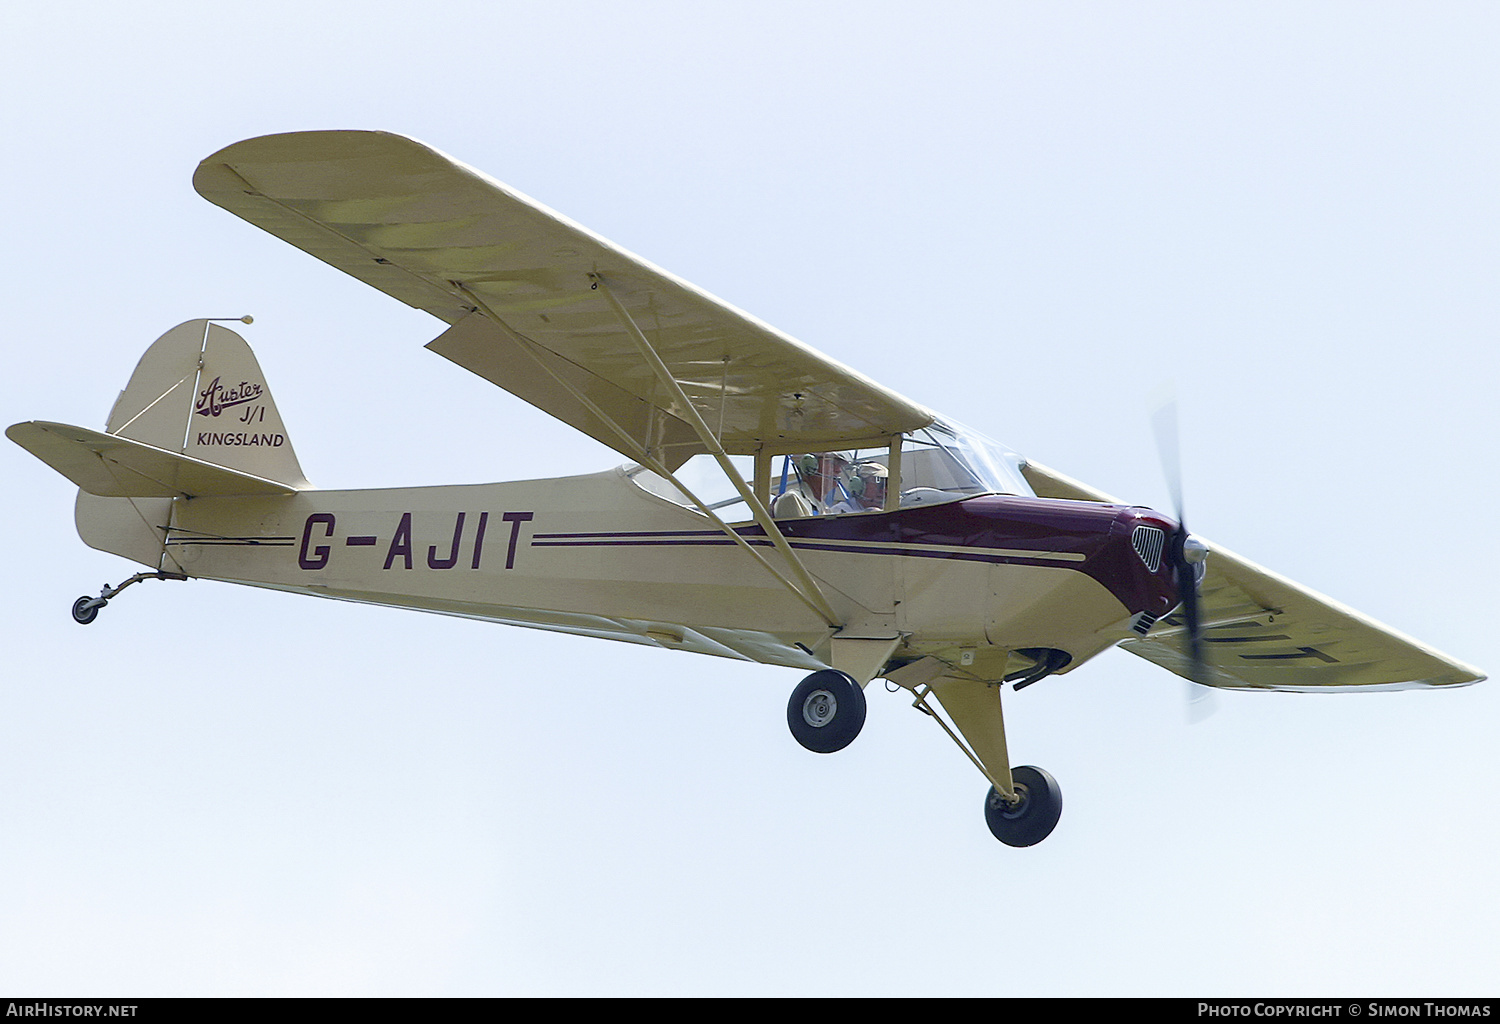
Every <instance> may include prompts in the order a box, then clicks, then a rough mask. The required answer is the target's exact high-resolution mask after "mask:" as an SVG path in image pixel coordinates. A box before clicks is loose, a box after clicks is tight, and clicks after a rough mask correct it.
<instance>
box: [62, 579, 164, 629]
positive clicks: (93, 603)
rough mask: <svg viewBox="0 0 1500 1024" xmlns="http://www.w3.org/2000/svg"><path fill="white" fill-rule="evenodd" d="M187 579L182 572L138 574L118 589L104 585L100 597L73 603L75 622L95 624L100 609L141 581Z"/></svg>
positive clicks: (85, 598)
mask: <svg viewBox="0 0 1500 1024" xmlns="http://www.w3.org/2000/svg"><path fill="white" fill-rule="evenodd" d="M185 579H187V577H186V576H184V575H183V574H182V573H180V572H138V573H136V574H135V575H134V576H132V577H130V579H128V580H126V581H125V582H124V583H121V584H120V585H119V586H118V587H112V586H110V585H109V584H107V583H106V584H105V585H104V589H102V590H100V591H99V596H98V597H89V596H88V595H87V594H85V595H84V596H83V597H80V598H79V599H78V600H76V601H74V602H73V621H74V622H76V623H78V624H79V625H80V626H87V625H88V624H89V623H90V622H93V621H94V620H95V619H96V618H98V617H99V609H100V608H103V607H104V606H105V605H107V604H109V599H110V598H112V597H114V596H115V595H117V594H119V592H120V591H122V590H124V589H125V588H126V587H128V586H130V585H131V584H132V583H139V582H140V581H141V580H185Z"/></svg>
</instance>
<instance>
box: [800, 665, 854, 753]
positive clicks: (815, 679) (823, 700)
mask: <svg viewBox="0 0 1500 1024" xmlns="http://www.w3.org/2000/svg"><path fill="white" fill-rule="evenodd" d="M786 724H787V725H788V726H789V727H790V728H791V730H792V736H794V737H795V738H796V740H797V742H798V743H800V744H802V745H803V746H804V747H806V748H807V749H808V750H811V751H815V752H816V753H819V754H831V753H833V752H834V751H835V750H843V749H844V748H845V747H847V746H848V745H849V744H851V743H853V742H854V737H856V736H858V735H859V730H860V729H862V728H863V727H864V724H865V691H864V690H863V689H861V688H860V685H859V684H858V683H856V682H855V681H854V677H853V676H851V675H849V674H848V673H845V672H840V671H838V670H837V669H831V668H825V669H823V670H821V671H819V672H814V673H813V674H812V675H810V676H808V677H807V678H806V679H804V680H802V682H801V683H800V684H799V685H798V686H797V688H796V689H795V690H793V691H792V699H791V700H790V701H788V702H787V706H786Z"/></svg>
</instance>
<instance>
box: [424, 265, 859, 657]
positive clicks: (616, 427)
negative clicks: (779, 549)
mask: <svg viewBox="0 0 1500 1024" xmlns="http://www.w3.org/2000/svg"><path fill="white" fill-rule="evenodd" d="M449 283H450V284H451V285H452V286H453V287H454V288H456V289H457V290H458V291H459V292H460V293H461V294H462V295H463V296H464V298H466V299H468V300H469V302H471V303H472V304H473V306H474V308H475V309H477V310H478V311H479V312H481V313H483V314H484V315H485V317H486V318H487V319H488V320H489V321H490V322H491V323H493V324H495V325H496V326H497V327H499V328H500V330H502V331H504V332H505V334H506V335H507V336H508V337H509V338H511V339H512V340H513V341H515V342H516V343H517V344H518V345H520V347H521V349H522V350H523V351H524V352H525V353H526V354H527V355H529V356H531V358H532V360H533V361H534V362H535V363H536V364H537V366H539V367H541V369H542V370H543V371H544V372H546V373H547V375H548V376H550V377H551V378H552V379H553V380H554V381H556V382H557V383H558V384H559V385H560V386H561V387H562V388H563V389H565V390H566V391H567V392H568V393H569V394H570V395H572V396H573V397H574V398H575V399H577V400H578V402H579V403H580V404H581V405H583V406H584V408H586V409H588V410H589V412H591V413H593V414H594V415H595V416H597V417H599V420H600V422H602V423H604V424H605V425H606V426H607V427H609V429H610V430H612V431H613V432H614V433H615V434H616V435H617V436H618V437H619V439H620V441H621V448H622V450H624V451H625V452H626V454H628V455H629V456H630V457H631V458H633V459H635V461H636V462H639V463H640V464H641V465H642V466H645V467H646V468H647V469H649V470H651V472H653V473H655V474H656V475H657V476H660V477H661V478H662V479H664V480H667V481H669V482H670V483H671V484H672V486H673V487H675V488H677V489H678V490H679V491H681V492H682V493H683V494H685V495H686V496H687V497H688V499H689V500H690V501H692V503H693V504H694V505H695V506H697V508H698V511H700V512H702V513H703V514H704V515H706V516H707V517H708V518H709V519H711V520H712V521H713V522H714V524H715V525H716V526H718V528H719V529H721V530H723V531H724V533H725V534H727V535H728V536H729V537H730V539H732V540H733V541H734V542H735V543H736V544H738V545H739V546H740V547H742V548H744V549H745V551H746V552H748V553H749V555H750V557H752V558H754V559H755V560H756V561H757V562H758V563H760V565H761V566H762V567H763V568H764V569H765V570H766V571H767V572H769V573H770V574H771V575H772V576H773V577H775V578H776V580H777V582H779V583H780V584H781V585H782V586H784V587H786V588H787V589H788V590H789V591H791V592H792V595H793V596H794V597H796V598H797V599H798V600H800V601H801V602H802V603H803V604H805V605H807V607H808V608H809V609H810V610H811V611H813V612H814V613H816V614H817V616H818V617H819V618H820V619H822V620H823V622H824V623H825V624H826V625H828V626H831V627H833V628H834V629H837V628H838V627H839V625H840V623H839V621H838V616H836V615H835V614H834V613H833V609H832V608H830V607H829V605H828V602H827V600H826V599H824V597H823V594H822V592H821V591H820V590H819V589H818V586H817V584H816V583H814V582H813V581H812V578H811V577H810V576H808V577H807V582H808V584H809V585H810V590H811V593H810V594H809V593H807V592H804V591H803V590H802V588H801V587H799V586H797V584H796V583H795V582H794V581H793V580H791V579H788V578H787V576H786V574H785V573H783V572H781V571H780V570H779V569H777V568H776V567H775V566H774V565H772V564H771V563H770V562H769V561H767V560H766V557H765V556H764V555H762V554H761V553H760V552H759V551H757V550H756V549H755V548H754V547H753V546H751V544H750V542H749V541H747V540H746V539H745V538H744V537H743V536H741V535H740V533H739V532H738V531H737V530H735V529H734V528H733V527H731V526H730V525H729V524H728V523H726V522H724V520H723V519H721V518H720V517H719V516H718V515H717V514H715V512H714V510H713V509H711V508H709V507H708V506H707V505H705V504H704V503H703V501H702V500H701V499H699V497H698V496H697V495H696V494H694V493H693V492H692V490H690V489H689V488H688V486H687V485H686V484H684V483H683V482H682V481H680V480H678V479H677V476H676V474H674V473H673V472H672V471H671V470H670V469H668V468H667V467H666V466H665V465H663V464H662V462H661V461H660V460H658V459H657V458H655V457H654V456H652V455H651V454H650V451H649V450H648V449H647V448H646V447H643V446H642V445H641V443H640V442H639V441H637V440H636V439H635V438H634V437H633V436H632V435H631V434H630V432H629V431H628V430H626V429H625V428H624V427H622V426H620V424H619V423H617V422H615V419H614V417H612V416H610V415H609V414H608V413H607V412H605V411H604V410H603V409H601V408H600V407H599V405H598V404H597V403H596V402H594V401H592V400H591V399H590V398H589V397H588V396H587V395H586V394H584V393H583V392H582V391H581V390H580V389H579V388H577V387H575V386H574V385H573V384H572V382H570V381H568V380H566V379H564V378H563V377H562V376H561V375H560V374H558V373H557V372H555V371H554V370H553V369H552V367H551V366H549V365H548V364H547V362H546V361H545V360H544V359H542V357H541V356H540V355H538V354H537V352H536V349H537V348H540V347H541V346H539V345H537V343H536V342H534V341H532V340H531V339H530V338H528V337H526V336H525V335H523V334H521V333H520V332H518V331H516V330H513V329H512V328H511V326H510V325H509V324H507V323H506V322H505V321H504V320H502V319H501V318H500V317H499V316H497V315H496V314H495V312H494V310H492V309H490V308H489V306H488V305H487V304H486V303H485V302H484V300H482V299H480V298H479V297H478V296H477V295H475V294H474V293H473V292H472V291H470V290H469V289H468V288H466V287H465V286H464V285H462V284H460V283H459V282H457V281H452V282H449ZM605 295H606V296H609V292H608V291H607V290H606V291H605ZM610 299H611V301H613V297H612V296H610ZM631 326H632V327H633V326H634V324H633V323H632V324H631ZM653 354H654V353H653ZM673 383H674V384H675V383H676V381H673ZM679 393H680V389H679ZM688 408H689V409H691V408H692V406H691V405H689V406H688ZM694 415H695V416H696V410H694ZM699 422H700V423H701V419H700V420H699ZM714 446H715V447H718V446H717V443H715V445H714ZM718 450H719V454H720V455H721V456H722V455H723V449H722V448H719V449H718ZM725 462H728V459H727V457H725V458H723V459H722V460H721V464H723V463H725ZM728 471H729V472H730V474H731V479H732V480H733V481H734V482H735V484H736V486H739V487H740V488H741V490H742V491H743V486H744V481H743V480H740V479H739V474H738V473H736V472H734V465H733V463H729V467H728ZM752 498H753V496H752ZM764 507H765V506H764V504H763V503H761V502H759V501H758V500H756V501H752V502H751V510H752V512H754V511H755V510H756V509H757V508H758V509H760V510H762V511H763V510H764ZM766 519H767V520H768V521H769V522H770V523H771V527H772V530H771V531H768V532H773V536H772V540H773V542H774V541H776V540H778V539H779V540H780V541H781V543H782V544H785V543H786V539H785V538H784V537H782V535H781V531H780V530H776V529H775V521H774V520H771V519H770V516H769V515H767V517H766ZM757 521H759V517H758V516H757ZM762 528H764V526H762ZM786 551H787V552H788V554H789V557H790V558H791V560H792V564H793V565H794V566H795V567H796V568H798V569H801V570H802V575H804V576H806V574H807V571H806V569H805V568H803V567H802V564H801V562H800V561H799V560H798V559H797V557H796V555H795V554H791V553H790V552H791V548H790V546H789V545H788V546H787V548H786Z"/></svg>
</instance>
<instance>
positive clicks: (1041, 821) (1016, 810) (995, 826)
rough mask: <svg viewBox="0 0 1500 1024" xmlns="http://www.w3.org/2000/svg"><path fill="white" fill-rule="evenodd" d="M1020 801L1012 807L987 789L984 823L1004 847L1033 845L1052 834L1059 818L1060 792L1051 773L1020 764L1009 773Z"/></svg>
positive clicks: (1060, 810) (991, 789)
mask: <svg viewBox="0 0 1500 1024" xmlns="http://www.w3.org/2000/svg"><path fill="white" fill-rule="evenodd" d="M1010 777H1011V782H1012V784H1014V785H1015V787H1016V792H1017V793H1018V794H1020V797H1021V802H1020V803H1019V804H1016V805H1015V806H1014V807H1011V806H1010V805H1008V804H1007V803H1006V802H1005V801H1004V800H1002V799H1000V794H999V793H997V792H996V791H995V787H994V786H991V787H990V791H989V793H988V795H986V797H985V800H984V821H985V824H987V825H989V827H990V832H991V833H993V834H994V836H995V838H996V839H998V840H1000V841H1001V842H1002V843H1004V844H1005V845H1006V846H1035V845H1036V844H1037V843H1040V842H1041V841H1042V840H1043V839H1046V838H1047V837H1048V836H1050V835H1051V834H1052V830H1053V829H1054V828H1056V827H1057V819H1058V818H1060V817H1062V790H1061V789H1060V788H1059V787H1058V785H1057V780H1056V779H1054V778H1053V777H1052V776H1051V774H1049V773H1048V772H1045V771H1043V770H1042V769H1040V768H1033V767H1032V766H1031V765H1029V764H1023V765H1021V766H1020V767H1019V768H1012V769H1011V770H1010Z"/></svg>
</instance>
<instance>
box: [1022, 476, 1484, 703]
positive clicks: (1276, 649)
mask: <svg viewBox="0 0 1500 1024" xmlns="http://www.w3.org/2000/svg"><path fill="white" fill-rule="evenodd" d="M1024 472H1025V474H1026V478H1027V480H1028V481H1029V482H1030V483H1031V485H1032V487H1033V488H1034V489H1035V490H1036V492H1037V493H1038V494H1039V495H1042V496H1043V497H1052V498H1072V499H1075V500H1081V501H1102V502H1108V503H1110V504H1121V502H1119V501H1118V500H1117V499H1115V498H1112V497H1110V496H1109V495H1107V494H1105V493H1104V492H1102V491H1098V490H1095V489H1094V488H1092V487H1089V486H1088V485H1087V484H1083V483H1080V482H1079V481H1077V480H1073V479H1071V478H1069V477H1066V476H1063V475H1062V474H1061V473H1058V472H1056V471H1054V470H1051V469H1048V468H1047V467H1045V466H1041V465H1038V464H1037V463H1034V462H1033V463H1029V464H1028V465H1027V466H1026V468H1025V470H1024ZM1205 543H1207V544H1208V547H1209V556H1208V562H1207V572H1206V574H1205V576H1204V578H1203V582H1202V584H1201V585H1200V587H1199V595H1200V596H1199V605H1200V609H1201V615H1202V621H1203V627H1204V628H1203V647H1204V652H1205V656H1206V659H1207V661H1208V668H1209V679H1208V680H1207V681H1208V682H1210V683H1211V684H1212V685H1214V686H1220V687H1225V688H1229V689H1241V690H1293V691H1330V690H1347V691H1355V690H1405V689H1415V688H1418V687H1430V686H1463V685H1465V684H1468V683H1476V682H1479V681H1480V680H1481V679H1483V678H1484V675H1483V674H1482V673H1481V672H1480V671H1479V670H1478V669H1476V668H1474V667H1473V666H1472V665H1466V664H1464V663H1463V662H1461V661H1457V660H1455V659H1453V658H1450V657H1448V656H1447V655H1446V654H1443V653H1442V652H1441V651H1436V650H1434V649H1432V648H1431V647H1428V646H1427V645H1425V644H1423V643H1421V642H1419V641H1417V640H1414V639H1412V638H1411V637H1409V636H1406V635H1405V634H1403V633H1399V632H1397V631H1396V630H1394V629H1391V628H1390V627H1389V626H1385V625H1382V624H1381V623H1379V622H1376V621H1375V620H1374V619H1371V618H1369V617H1368V616H1366V615H1362V614H1360V613H1359V612H1357V611H1355V610H1354V609H1352V608H1349V607H1347V606H1345V605H1342V604H1340V603H1339V602H1337V601H1334V600H1333V599H1331V598H1328V597H1324V596H1323V595H1322V594H1319V593H1317V592H1315V591H1312V590H1309V589H1308V588H1306V587H1304V586H1302V585H1301V584H1299V583H1295V582H1293V581H1292V580H1289V579H1287V578H1286V577H1285V576H1281V575H1279V574H1277V573H1274V572H1272V571H1271V570H1269V569H1266V568H1264V567H1262V566H1259V565H1256V564H1255V563H1254V562H1251V561H1249V560H1247V559H1245V558H1241V557H1240V556H1239V555H1236V554H1234V553H1233V552H1232V551H1228V550H1226V549H1225V548H1222V547H1220V546H1219V545H1217V544H1214V543H1212V542H1211V541H1205ZM1120 646H1122V647H1124V648H1125V649H1126V650H1127V651H1129V652H1130V653H1131V654H1137V655H1139V656H1141V657H1142V658H1145V659H1146V660H1147V661H1151V662H1155V663H1156V664H1158V665H1160V666H1162V667H1163V668H1166V669H1169V670H1171V671H1173V672H1175V673H1177V674H1178V675H1180V676H1183V677H1184V678H1191V675H1190V672H1189V660H1188V655H1187V649H1186V645H1185V637H1184V633H1183V629H1182V626H1181V624H1180V623H1178V622H1177V621H1176V620H1175V617H1173V616H1168V617H1166V618H1164V619H1162V620H1161V621H1160V622H1158V623H1157V624H1156V626H1155V627H1154V628H1153V629H1152V630H1151V632H1150V633H1148V634H1147V635H1146V636H1145V637H1143V638H1141V639H1139V640H1126V641H1124V642H1123V643H1122V644H1121V645H1120Z"/></svg>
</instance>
